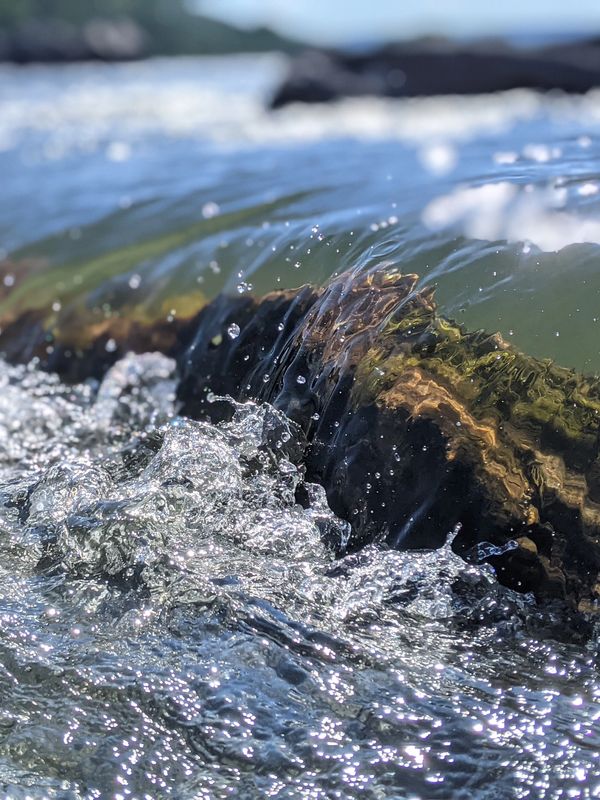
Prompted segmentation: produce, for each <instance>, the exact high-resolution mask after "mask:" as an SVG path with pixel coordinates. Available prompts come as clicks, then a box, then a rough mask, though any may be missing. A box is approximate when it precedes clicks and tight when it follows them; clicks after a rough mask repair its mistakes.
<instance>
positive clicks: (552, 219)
mask: <svg viewBox="0 0 600 800" xmlns="http://www.w3.org/2000/svg"><path fill="white" fill-rule="evenodd" d="M586 186H590V184H583V185H582V186H581V187H579V190H578V191H579V193H580V194H583V195H584V196H585V195H588V194H592V192H591V191H590V190H589V189H586ZM594 188H596V187H595V184H594ZM566 202H567V191H566V189H565V188H564V187H559V188H554V189H550V188H548V189H538V188H535V187H530V186H525V187H520V186H518V185H516V184H513V183H509V182H507V181H501V182H497V183H489V184H486V185H484V186H475V187H458V188H456V189H454V190H453V191H452V192H450V193H449V194H445V195H442V196H441V197H438V198H436V199H435V200H433V201H432V202H431V203H429V204H428V205H427V206H426V208H425V210H424V211H423V215H422V219H423V222H424V223H425V225H427V227H429V228H430V229H432V230H441V229H443V228H447V227H450V226H457V227H458V228H459V229H460V230H461V231H462V233H463V234H464V235H465V236H467V237H469V238H473V239H484V240H488V241H498V240H506V241H508V242H526V243H531V244H533V245H535V246H536V247H538V248H539V249H540V250H543V251H546V252H553V251H557V250H561V249H562V248H563V247H567V246H568V245H571V244H578V243H585V242H588V243H595V244H600V217H598V216H583V215H582V214H581V213H578V212H577V211H575V210H566V209H565V204H566Z"/></svg>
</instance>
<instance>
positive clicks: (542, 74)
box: [271, 40, 600, 108]
mask: <svg viewBox="0 0 600 800" xmlns="http://www.w3.org/2000/svg"><path fill="white" fill-rule="evenodd" d="M599 84H600V43H598V42H597V41H595V40H590V41H586V42H578V43H576V44H572V45H562V46H560V47H546V48H540V49H535V50H521V49H516V48H514V49H513V48H510V47H508V46H506V45H501V44H498V43H490V42H488V43H486V42H481V43H478V44H473V45H460V44H457V43H451V42H447V41H423V42H412V43H406V44H397V45H389V46H387V47H383V48H381V49H379V50H375V51H371V52H368V53H360V54H352V53H343V52H337V51H334V50H307V51H305V52H304V53H302V54H300V55H299V56H297V57H296V58H295V59H294V60H293V61H292V62H291V65H290V68H289V71H288V75H287V76H286V78H285V79H284V81H283V83H282V84H281V86H280V87H279V88H278V89H277V91H276V93H275V95H274V96H273V98H272V101H271V106H272V107H273V108H279V107H281V106H284V105H286V104H288V103H293V102H304V103H321V102H327V101H329V100H335V99H337V98H340V97H356V96H360V95H376V96H382V97H415V96H419V95H448V94H482V93H486V92H496V91H505V90H508V89H515V88H531V89H539V90H542V91H548V90H551V89H560V90H563V91H565V92H586V91H588V90H589V89H591V88H593V87H594V86H598V85H599Z"/></svg>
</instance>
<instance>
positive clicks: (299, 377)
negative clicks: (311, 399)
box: [296, 375, 306, 386]
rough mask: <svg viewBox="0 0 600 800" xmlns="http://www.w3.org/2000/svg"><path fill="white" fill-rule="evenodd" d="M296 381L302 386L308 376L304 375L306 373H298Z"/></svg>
mask: <svg viewBox="0 0 600 800" xmlns="http://www.w3.org/2000/svg"><path fill="white" fill-rule="evenodd" d="M296 383H299V384H300V386H302V385H303V384H305V383H306V378H305V377H304V375H298V377H297V378H296Z"/></svg>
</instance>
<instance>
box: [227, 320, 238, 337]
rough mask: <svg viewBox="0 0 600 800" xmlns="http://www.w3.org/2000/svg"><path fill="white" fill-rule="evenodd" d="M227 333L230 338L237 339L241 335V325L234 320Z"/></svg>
mask: <svg viewBox="0 0 600 800" xmlns="http://www.w3.org/2000/svg"><path fill="white" fill-rule="evenodd" d="M227 335H228V336H229V338H230V339H237V337H238V336H239V335H240V326H239V325H237V324H236V323H235V322H232V323H231V325H230V326H229V327H228V328H227Z"/></svg>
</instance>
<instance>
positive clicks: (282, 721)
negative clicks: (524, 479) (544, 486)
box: [0, 57, 600, 800]
mask: <svg viewBox="0 0 600 800" xmlns="http://www.w3.org/2000/svg"><path fill="white" fill-rule="evenodd" d="M281 67H282V64H281V62H280V61H279V60H278V59H276V58H274V57H273V58H271V57H269V58H264V59H256V58H253V59H250V58H242V59H230V60H226V61H216V60H215V61H204V62H202V61H193V60H192V61H186V60H182V61H166V62H148V63H145V64H136V65H127V66H118V67H113V66H110V67H108V66H106V67H103V66H93V67H76V68H71V67H69V68H64V69H48V68H31V69H24V70H16V69H12V68H2V75H1V81H0V172H1V174H2V178H3V181H2V191H1V193H0V249H1V251H2V254H1V255H2V258H3V261H2V263H1V264H0V270H1V272H0V277H1V279H2V281H3V284H2V286H1V287H0V288H1V292H0V295H1V296H2V301H1V304H0V312H5V311H6V310H7V309H11V308H12V309H14V308H16V309H20V310H23V309H27V308H41V309H44V310H45V311H47V313H48V315H52V314H55V315H58V317H60V315H61V314H64V313H65V312H66V311H68V309H69V307H70V306H72V305H76V304H77V303H79V302H81V300H80V298H81V297H82V296H84V297H85V298H86V303H88V305H89V307H90V308H91V309H94V308H95V309H101V310H102V311H103V313H105V314H115V313H116V314H118V313H131V309H132V308H134V309H136V313H145V314H147V315H149V316H153V317H156V316H157V315H159V316H160V315H163V314H164V315H165V316H168V315H172V316H173V315H177V314H178V313H180V314H185V313H189V310H190V308H192V307H194V306H195V305H196V306H197V305H199V304H200V303H201V302H202V301H203V299H204V298H209V297H213V296H214V295H215V294H216V293H217V292H218V291H220V290H222V289H226V290H228V291H231V292H241V293H245V292H250V291H256V292H263V291H266V290H268V289H271V288H273V287H277V286H289V287H291V286H297V285H299V284H301V283H303V282H306V281H314V282H323V281H324V280H326V279H327V278H328V277H329V276H330V275H331V274H333V273H334V272H340V271H342V270H347V269H350V268H359V269H360V268H365V269H366V268H369V267H372V266H373V265H375V264H377V263H380V262H389V263H391V264H394V265H395V266H397V267H399V268H400V269H402V270H403V271H411V272H417V273H418V274H420V275H421V281H422V284H426V283H430V282H436V283H437V284H438V294H437V296H438V300H439V302H440V306H441V308H442V311H443V312H444V313H445V314H447V315H449V316H453V317H455V318H458V319H460V321H464V322H465V324H467V325H468V326H469V327H470V328H474V327H485V328H487V329H489V330H500V331H501V332H502V333H503V334H504V335H505V336H506V337H507V338H510V337H512V339H511V340H512V341H514V342H515V343H516V344H517V345H518V346H519V347H521V348H523V349H525V350H527V351H528V352H531V353H533V354H535V355H539V356H548V357H552V358H555V359H556V360H558V361H559V362H560V363H562V364H565V365H569V366H574V367H576V368H578V369H585V370H587V371H598V370H600V337H599V336H598V332H597V330H598V328H597V326H598V319H599V318H600V299H599V298H600V295H599V292H600V271H599V270H598V247H599V245H600V205H599V202H600V194H599V192H598V190H599V189H600V176H599V175H598V168H597V164H598V156H599V154H600V95H596V94H593V93H592V94H590V95H588V96H585V97H581V98H572V99H567V98H563V97H560V96H552V97H547V98H542V97H540V96H538V95H535V94H533V93H529V92H513V93H510V94H508V95H500V96H493V97H483V98H469V99H468V100H461V101H457V100H456V99H453V98H445V99H429V100H413V101H396V102H394V101H379V100H373V99H371V100H369V99H365V100H353V101H351V102H350V101H349V102H343V103H339V104H336V105H332V106H329V107H323V108H318V107H317V108H302V107H290V108H288V109H284V110H282V111H279V112H277V113H276V114H271V113H269V112H267V111H266V110H265V100H266V99H268V96H269V92H270V91H272V87H273V85H274V82H275V81H276V79H277V77H278V74H279V71H280V70H281ZM175 380H176V376H175V374H174V365H173V363H172V362H171V361H169V360H168V359H167V358H165V357H164V356H161V355H159V354H156V353H153V354H145V355H141V356H128V357H127V358H125V359H124V360H121V361H120V362H118V363H117V364H116V365H115V366H114V367H113V368H112V369H111V371H110V372H109V374H108V375H107V376H106V378H105V379H104V381H103V382H102V383H101V384H100V385H96V384H94V383H89V384H85V385H80V386H66V385H64V384H62V383H61V382H60V381H59V380H58V379H57V378H55V377H53V376H49V375H46V374H43V373H41V372H39V371H38V370H37V368H36V366H35V364H32V365H29V366H28V367H9V366H7V365H5V364H4V363H3V362H0V387H1V388H0V550H1V554H2V555H1V558H0V572H1V577H2V580H1V581H0V618H1V621H2V624H1V625H0V787H2V793H3V796H6V797H10V798H13V797H14V798H21V797H22V798H25V797H33V798H45V797H48V798H104V797H111V798H117V799H118V800H121V798H162V797H174V798H188V797H189V798H207V799H208V798H211V799H212V798H228V797H231V798H263V797H273V798H315V799H316V798H318V799H319V800H321V798H328V800H329V798H349V797H364V798H373V800H380V799H382V798H424V799H425V800H427V799H429V798H431V799H432V800H433V799H435V798H440V799H443V800H446V798H458V799H463V798H464V800H467V798H469V799H470V798H485V800H497V799H498V798H500V799H501V800H502V799H503V798H545V799H546V800H550V799H551V798H552V799H554V798H592V797H600V763H599V762H600V735H599V733H598V719H599V718H600V677H599V676H598V670H597V665H596V664H597V637H596V635H595V633H594V631H593V625H594V623H593V620H592V621H591V622H585V621H584V622H581V621H579V622H576V621H574V620H572V619H567V618H565V612H564V610H561V609H558V608H556V609H555V608H552V607H546V608H540V607H539V606H538V605H537V604H536V603H535V601H534V600H533V599H532V598H531V597H529V596H523V595H517V594H515V593H512V592H510V591H509V590H507V589H505V588H503V587H501V586H500V585H499V584H498V583H497V581H496V579H495V577H494V574H493V571H492V570H491V568H490V567H487V566H478V565H476V564H467V563H465V562H463V561H462V560H461V559H459V558H458V557H457V556H455V555H454V554H453V553H452V551H451V549H450V546H449V544H448V545H447V546H446V547H445V548H443V549H441V550H439V551H434V552H426V551H417V552H411V553H398V552H393V551H390V550H386V549H383V548H382V547H377V546H374V545H373V546H371V547H368V548H366V549H365V550H363V551H361V552H360V553H356V554H348V555H345V556H342V557H341V558H335V557H334V551H339V550H342V551H343V544H344V542H345V540H346V537H347V536H348V525H347V523H346V522H344V521H342V520H339V519H336V518H335V516H334V515H333V514H332V512H331V511H330V510H329V509H328V507H327V503H326V499H325V496H324V492H323V490H322V489H321V488H320V487H318V486H314V485H305V484H304V482H303V468H302V460H301V442H300V439H299V434H298V432H297V431H296V430H295V429H294V427H293V426H292V425H291V423H289V422H287V421H286V420H285V418H283V417H282V416H281V415H280V414H279V413H278V412H276V411H275V410H274V409H272V408H270V407H269V406H266V405H254V404H246V405H239V406H236V407H235V414H234V416H233V419H232V421H231V422H229V423H226V424H225V423H224V424H222V425H220V426H213V425H209V424H208V423H203V422H197V421H192V420H188V419H185V418H182V417H179V416H177V411H178V409H177V407H176V405H175V402H174V399H173V398H174V386H175ZM300 500H301V501H302V502H301V503H300V502H299V501H300ZM452 535H453V532H452V531H448V537H449V538H448V542H449V543H450V541H451V538H452Z"/></svg>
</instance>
